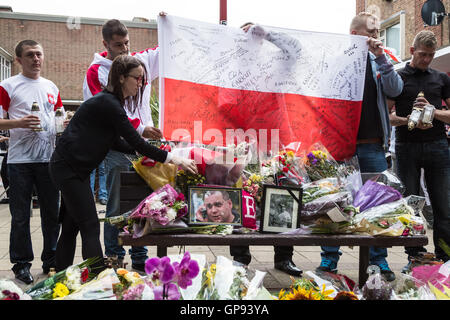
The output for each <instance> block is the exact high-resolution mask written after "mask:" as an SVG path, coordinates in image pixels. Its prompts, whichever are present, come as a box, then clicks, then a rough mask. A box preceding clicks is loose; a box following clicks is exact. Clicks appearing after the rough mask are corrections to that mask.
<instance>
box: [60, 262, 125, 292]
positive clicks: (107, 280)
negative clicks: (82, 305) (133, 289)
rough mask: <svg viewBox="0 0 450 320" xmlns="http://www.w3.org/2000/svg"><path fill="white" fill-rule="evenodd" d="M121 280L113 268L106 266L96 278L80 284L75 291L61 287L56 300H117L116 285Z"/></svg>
mask: <svg viewBox="0 0 450 320" xmlns="http://www.w3.org/2000/svg"><path fill="white" fill-rule="evenodd" d="M118 282H119V279H118V277H117V274H116V272H115V271H114V269H113V268H106V269H105V270H103V271H102V272H101V273H99V274H98V275H97V276H96V277H95V278H94V279H92V280H90V281H89V282H85V283H84V284H82V285H80V286H78V288H77V289H76V290H74V291H72V290H69V294H65V293H67V291H65V288H63V287H61V288H60V290H61V292H59V296H58V297H57V298H55V300H116V296H115V295H114V285H115V284H116V283H118Z"/></svg>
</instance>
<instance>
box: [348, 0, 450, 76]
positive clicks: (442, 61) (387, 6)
mask: <svg viewBox="0 0 450 320" xmlns="http://www.w3.org/2000/svg"><path fill="white" fill-rule="evenodd" d="M441 1H442V3H443V5H444V7H445V9H446V12H448V11H449V10H450V0H441ZM425 2H426V0H356V12H357V13H359V12H362V11H369V12H372V13H375V14H376V15H378V17H379V18H380V21H381V28H380V30H381V32H380V37H381V38H383V39H384V40H385V41H387V39H386V37H387V35H388V31H389V29H390V28H391V27H394V28H396V30H395V37H394V38H395V39H394V40H395V41H394V43H396V44H397V49H398V50H397V55H398V56H399V57H400V58H401V59H402V60H403V61H408V60H409V59H410V58H411V54H410V52H409V48H410V46H411V45H412V42H413V40H414V37H415V35H416V34H417V33H418V32H419V31H421V30H424V29H427V30H431V31H433V32H434V34H435V35H436V38H437V40H438V46H439V49H438V50H437V52H436V55H435V59H434V61H433V63H432V65H431V66H432V67H433V68H436V69H439V70H441V71H444V72H447V73H448V72H450V33H449V29H450V18H449V17H444V19H443V21H442V23H441V24H439V25H437V26H427V25H425V24H424V22H423V20H422V16H421V11H422V7H423V5H424V3H425ZM393 31H394V30H393ZM392 34H394V32H392ZM385 44H386V43H385ZM397 67H398V66H397Z"/></svg>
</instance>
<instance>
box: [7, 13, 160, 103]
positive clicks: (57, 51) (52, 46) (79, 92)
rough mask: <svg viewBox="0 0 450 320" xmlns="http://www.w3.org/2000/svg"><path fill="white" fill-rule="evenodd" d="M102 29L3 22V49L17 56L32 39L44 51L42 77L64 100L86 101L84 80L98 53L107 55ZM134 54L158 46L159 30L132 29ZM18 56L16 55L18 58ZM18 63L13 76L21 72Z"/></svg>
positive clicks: (59, 24)
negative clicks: (17, 47)
mask: <svg viewBox="0 0 450 320" xmlns="http://www.w3.org/2000/svg"><path fill="white" fill-rule="evenodd" d="M101 28H102V27H101V25H100V24H99V25H93V24H81V26H80V28H79V29H70V28H68V27H67V24H66V23H62V22H47V21H33V20H24V19H6V18H1V19H0V34H1V35H2V37H1V40H0V47H3V48H4V49H5V50H7V51H8V52H9V53H10V54H12V55H14V47H15V45H16V44H17V43H18V42H19V41H21V40H24V39H32V40H35V41H38V42H40V43H41V44H42V46H43V48H44V57H45V60H44V65H43V69H42V73H41V74H42V76H43V77H45V78H47V79H50V80H52V81H53V82H54V83H55V84H56V85H57V86H58V87H59V89H60V92H61V98H62V99H63V100H83V79H84V76H85V73H86V70H87V68H88V67H89V65H90V63H91V61H92V59H93V56H94V53H95V52H99V51H104V47H103V44H102V35H101ZM128 31H129V37H130V44H131V50H132V51H141V50H143V49H146V48H149V47H151V48H153V47H155V46H156V45H157V44H158V39H157V30H156V28H155V29H148V28H136V27H128ZM14 56H15V55H14ZM20 70H21V69H20V65H19V64H18V63H17V62H14V65H13V69H12V72H11V73H12V75H15V74H17V73H19V72H20Z"/></svg>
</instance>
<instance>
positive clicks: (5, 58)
mask: <svg viewBox="0 0 450 320" xmlns="http://www.w3.org/2000/svg"><path fill="white" fill-rule="evenodd" d="M11 65H12V57H11V56H10V55H9V54H8V53H7V52H6V51H4V50H3V49H2V48H0V81H3V80H5V79H7V78H9V77H11Z"/></svg>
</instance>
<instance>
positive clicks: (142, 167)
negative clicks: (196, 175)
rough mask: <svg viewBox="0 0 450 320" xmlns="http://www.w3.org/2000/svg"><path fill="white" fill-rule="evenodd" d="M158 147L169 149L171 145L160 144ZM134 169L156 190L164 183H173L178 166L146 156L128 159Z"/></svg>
mask: <svg viewBox="0 0 450 320" xmlns="http://www.w3.org/2000/svg"><path fill="white" fill-rule="evenodd" d="M159 148H160V149H162V150H166V151H170V150H171V147H170V146H169V145H168V144H167V145H165V144H161V145H160V147H159ZM130 161H131V163H132V164H133V168H134V170H136V172H137V173H138V174H139V175H140V176H141V177H142V179H144V180H145V182H146V183H147V184H148V185H149V186H150V188H151V189H152V190H157V189H159V188H161V187H162V186H164V185H166V184H170V185H172V186H174V185H175V177H176V174H177V169H178V167H177V166H176V165H174V164H171V163H161V162H156V161H154V160H152V159H150V158H147V157H146V156H142V157H139V158H138V159H130Z"/></svg>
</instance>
